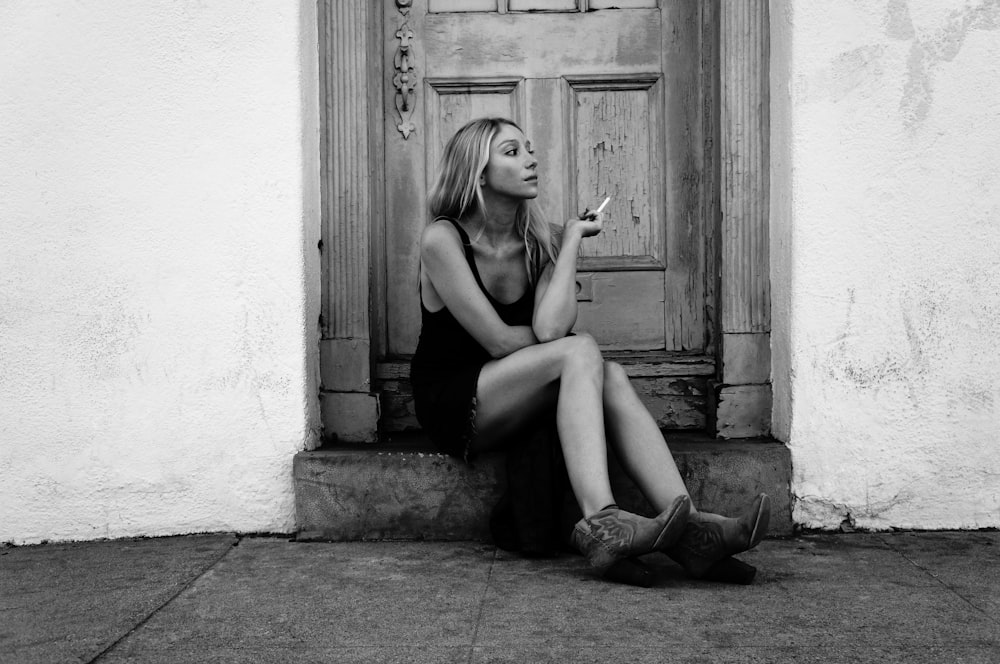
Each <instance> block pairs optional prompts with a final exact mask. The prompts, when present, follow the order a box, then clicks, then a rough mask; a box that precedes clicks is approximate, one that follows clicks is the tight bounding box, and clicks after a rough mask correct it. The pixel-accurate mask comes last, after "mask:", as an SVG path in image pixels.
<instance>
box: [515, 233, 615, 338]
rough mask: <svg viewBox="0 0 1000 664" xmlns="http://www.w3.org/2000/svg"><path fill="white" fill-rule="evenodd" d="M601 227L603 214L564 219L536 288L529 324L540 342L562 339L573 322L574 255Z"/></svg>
mask: <svg viewBox="0 0 1000 664" xmlns="http://www.w3.org/2000/svg"><path fill="white" fill-rule="evenodd" d="M603 228H604V215H602V214H598V215H595V216H594V217H593V218H587V219H570V220H569V221H567V222H566V226H565V227H564V228H563V234H562V245H561V247H560V249H559V257H558V258H557V259H556V262H555V264H552V263H549V264H548V265H547V266H546V267H545V271H544V272H542V276H541V278H540V279H539V280H538V285H537V286H536V289H535V315H534V318H533V319H532V323H531V327H532V330H533V331H534V333H535V336H536V337H537V338H538V340H539V341H540V342H546V341H552V340H554V339H561V338H562V337H565V336H566V335H567V334H569V332H570V331H571V330H572V329H573V326H574V325H575V324H576V313H577V308H576V256H577V253H578V252H579V250H580V243H581V242H582V241H583V238H585V237H592V236H594V235H597V234H598V233H600V232H601V230H602V229H603Z"/></svg>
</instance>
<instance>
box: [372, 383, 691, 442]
mask: <svg viewBox="0 0 1000 664" xmlns="http://www.w3.org/2000/svg"><path fill="white" fill-rule="evenodd" d="M632 386H633V387H634V388H635V390H636V392H637V393H638V395H639V398H640V399H641V400H642V402H643V403H644V404H645V405H646V408H647V409H648V410H649V412H650V414H651V415H652V416H653V419H654V420H656V423H657V426H659V427H660V428H661V429H704V428H705V422H706V404H707V394H706V390H707V383H706V379H705V378H704V377H694V376H688V377H683V378H674V377H641V378H633V379H632ZM378 390H379V395H380V404H381V407H382V417H381V419H380V425H379V427H380V430H381V431H382V432H395V431H415V430H417V429H419V428H420V424H419V423H418V422H417V417H416V412H415V409H414V406H413V392H412V390H411V388H410V384H409V381H407V380H380V381H378Z"/></svg>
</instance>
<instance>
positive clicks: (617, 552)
mask: <svg viewBox="0 0 1000 664" xmlns="http://www.w3.org/2000/svg"><path fill="white" fill-rule="evenodd" d="M690 512H691V501H690V499H689V498H688V497H687V496H679V497H678V498H677V500H675V501H674V502H673V503H672V504H671V505H670V507H669V508H667V509H666V510H664V511H663V512H661V513H660V514H659V515H657V516H656V517H655V518H652V519H649V518H646V517H644V516H639V515H638V514H632V513H631V512H626V511H625V510H622V509H619V508H618V507H617V506H616V505H611V506H609V507H605V508H604V509H603V510H601V511H600V512H597V513H596V514H593V515H591V516H589V517H584V518H583V519H580V520H579V521H577V523H576V525H575V526H574V527H573V534H572V535H571V537H570V539H571V541H572V542H573V546H575V547H576V549H577V550H578V551H579V552H580V553H582V554H583V555H584V556H586V558H587V562H589V563H590V566H591V567H593V568H595V569H596V570H597V571H598V572H599V573H600V574H601V575H602V576H603V575H604V574H605V573H607V571H608V569H609V568H610V567H611V566H612V565H613V564H614V563H615V562H617V561H619V560H623V559H625V558H631V557H634V556H641V555H643V554H646V553H649V552H651V551H654V550H658V549H663V548H665V547H669V546H670V545H671V544H673V543H675V542H676V541H677V539H678V538H679V537H680V536H681V533H683V532H684V526H685V524H686V523H687V519H688V515H689V514H690Z"/></svg>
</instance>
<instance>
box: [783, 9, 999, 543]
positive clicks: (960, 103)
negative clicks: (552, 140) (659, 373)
mask: <svg viewBox="0 0 1000 664" xmlns="http://www.w3.org/2000/svg"><path fill="white" fill-rule="evenodd" d="M771 25H772V61H773V63H774V64H773V68H772V100H771V103H772V113H773V115H772V132H773V134H772V139H773V152H772V162H773V165H774V170H773V173H772V176H773V177H772V212H773V219H772V253H773V256H772V261H773V266H772V281H773V286H774V291H775V293H774V305H775V306H774V317H775V324H774V325H775V329H774V339H773V344H774V352H775V360H774V366H773V371H774V382H775V396H776V400H775V408H774V421H775V432H776V434H777V435H778V436H780V437H782V438H783V439H785V440H787V441H788V442H789V445H790V447H791V450H792V461H793V467H794V486H793V492H794V494H795V496H796V501H797V502H796V507H795V511H794V516H795V519H796V520H797V521H798V522H800V523H802V524H803V525H805V526H808V527H824V528H830V527H836V526H838V525H839V524H840V523H841V521H842V520H844V519H846V518H848V515H849V518H850V519H853V520H854V522H855V523H856V524H857V525H858V526H862V527H869V528H888V527H904V528H905V527H915V528H977V527H995V526H1000V354H998V348H1000V2H997V1H996V0H992V1H989V2H987V1H984V0H934V1H933V2H932V1H931V0H912V1H909V2H908V1H906V0H888V1H886V0H882V1H875V0H852V1H846V0H845V1H840V0H838V2H813V1H812V0H772V2H771Z"/></svg>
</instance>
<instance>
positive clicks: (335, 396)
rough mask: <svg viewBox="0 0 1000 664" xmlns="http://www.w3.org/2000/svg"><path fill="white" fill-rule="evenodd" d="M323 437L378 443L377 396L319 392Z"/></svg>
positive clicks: (342, 440) (357, 393)
mask: <svg viewBox="0 0 1000 664" xmlns="http://www.w3.org/2000/svg"><path fill="white" fill-rule="evenodd" d="M319 403H320V410H321V411H322V415H323V437H324V438H326V439H329V440H335V441H337V442H346V443H373V442H375V441H376V440H378V421H379V402H378V397H377V396H375V395H372V394H362V393H360V392H322V393H320V399H319Z"/></svg>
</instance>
